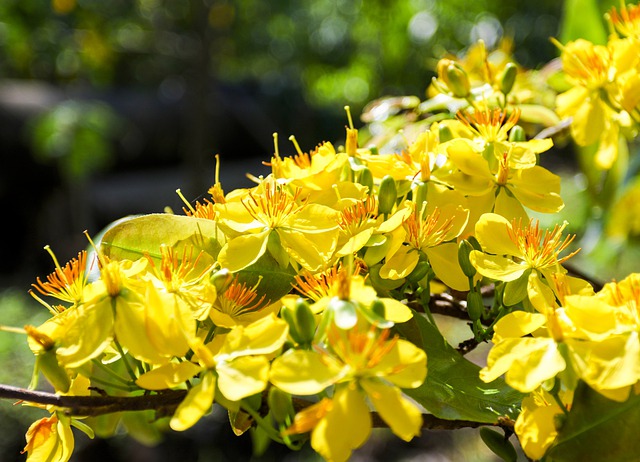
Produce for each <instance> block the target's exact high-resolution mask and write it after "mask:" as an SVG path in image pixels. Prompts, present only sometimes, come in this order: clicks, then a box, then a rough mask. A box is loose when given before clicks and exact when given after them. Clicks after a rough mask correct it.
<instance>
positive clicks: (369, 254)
mask: <svg viewBox="0 0 640 462" xmlns="http://www.w3.org/2000/svg"><path fill="white" fill-rule="evenodd" d="M390 246H391V239H387V240H386V241H385V242H383V243H382V244H380V245H372V246H369V247H367V250H366V251H365V253H364V257H363V260H364V262H365V263H366V264H367V266H369V267H371V266H373V265H376V264H378V263H380V261H381V260H382V259H383V258H384V257H385V256H386V255H387V252H388V250H389V247H390Z"/></svg>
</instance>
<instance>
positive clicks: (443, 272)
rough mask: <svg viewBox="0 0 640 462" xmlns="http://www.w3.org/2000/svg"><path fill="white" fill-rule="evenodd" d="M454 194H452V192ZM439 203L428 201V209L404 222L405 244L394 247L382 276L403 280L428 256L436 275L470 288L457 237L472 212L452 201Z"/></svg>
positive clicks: (453, 286) (445, 280) (456, 284)
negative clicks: (459, 252) (461, 263)
mask: <svg viewBox="0 0 640 462" xmlns="http://www.w3.org/2000/svg"><path fill="white" fill-rule="evenodd" d="M452 194H453V193H452ZM438 197H439V198H441V199H443V203H442V204H441V205H440V206H437V205H434V204H436V203H437V202H436V201H429V202H428V203H427V206H426V208H424V209H423V210H421V211H418V210H416V211H415V212H414V213H412V214H411V215H409V218H408V219H407V220H406V221H405V222H404V230H405V236H404V238H403V239H404V245H400V246H395V248H393V247H392V248H391V250H390V251H389V253H388V254H387V256H386V260H385V263H384V264H383V265H382V268H380V276H381V277H383V278H386V279H393V280H396V279H402V278H404V277H406V276H408V275H409V274H410V273H411V272H412V271H413V270H414V268H415V267H416V265H417V264H418V262H419V261H420V257H421V255H422V256H426V257H427V259H428V261H429V264H430V265H431V268H432V269H433V271H434V272H435V274H436V276H437V277H438V278H439V279H440V280H442V282H444V283H445V284H446V285H447V286H449V287H451V288H453V289H456V290H469V280H468V278H467V277H466V276H465V275H464V273H463V272H462V270H461V269H460V265H458V256H457V255H458V245H457V243H456V242H455V239H456V238H457V237H458V236H459V235H460V234H461V233H462V231H463V230H464V228H465V227H466V225H467V219H468V216H469V211H468V210H467V209H466V208H463V206H462V205H460V204H457V203H456V201H455V200H453V201H452V202H446V201H444V198H445V197H447V196H446V195H442V196H438Z"/></svg>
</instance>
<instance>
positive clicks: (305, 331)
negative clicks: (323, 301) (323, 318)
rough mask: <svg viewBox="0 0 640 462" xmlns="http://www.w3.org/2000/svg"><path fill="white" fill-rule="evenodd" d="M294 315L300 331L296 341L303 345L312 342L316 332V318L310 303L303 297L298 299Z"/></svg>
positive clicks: (297, 328)
mask: <svg viewBox="0 0 640 462" xmlns="http://www.w3.org/2000/svg"><path fill="white" fill-rule="evenodd" d="M294 315H295V323H296V330H297V331H298V338H297V339H296V341H297V342H298V343H300V344H303V345H307V344H310V343H311V342H312V341H313V337H314V336H315V334H316V318H315V316H314V315H313V311H311V308H310V307H309V304H308V303H307V302H306V301H304V300H303V299H302V298H299V299H298V300H297V301H296V305H295V311H294Z"/></svg>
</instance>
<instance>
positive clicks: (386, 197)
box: [378, 175, 398, 214]
mask: <svg viewBox="0 0 640 462" xmlns="http://www.w3.org/2000/svg"><path fill="white" fill-rule="evenodd" d="M397 198H398V190H397V188H396V180H394V179H393V177H392V176H391V175H385V177H384V178H383V179H382V181H381V182H380V188H379V189H378V213H379V214H387V213H391V211H392V210H393V206H394V205H395V204H396V199H397Z"/></svg>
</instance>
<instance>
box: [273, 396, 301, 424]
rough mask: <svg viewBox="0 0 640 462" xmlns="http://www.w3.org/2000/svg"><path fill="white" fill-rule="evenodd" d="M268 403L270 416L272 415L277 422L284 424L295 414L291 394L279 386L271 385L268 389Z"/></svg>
mask: <svg viewBox="0 0 640 462" xmlns="http://www.w3.org/2000/svg"><path fill="white" fill-rule="evenodd" d="M268 403H269V410H270V411H271V417H273V420H275V421H276V423H278V424H286V422H287V421H288V420H289V419H290V418H291V417H292V416H293V415H294V414H295V411H294V409H293V402H292V400H291V395H290V394H289V393H285V392H284V391H282V390H280V389H279V388H276V387H271V388H270V389H269V397H268Z"/></svg>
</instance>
